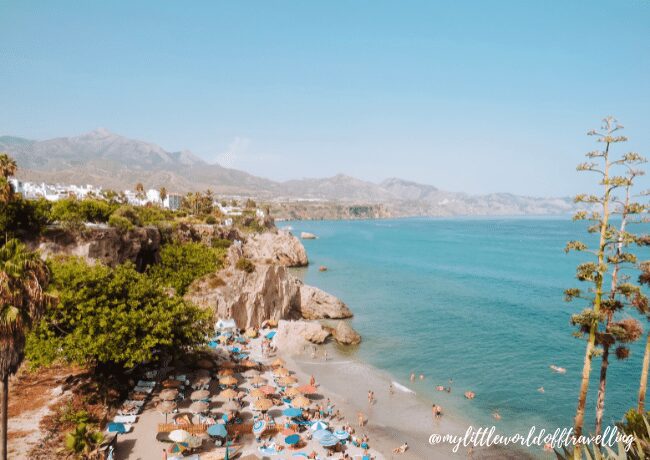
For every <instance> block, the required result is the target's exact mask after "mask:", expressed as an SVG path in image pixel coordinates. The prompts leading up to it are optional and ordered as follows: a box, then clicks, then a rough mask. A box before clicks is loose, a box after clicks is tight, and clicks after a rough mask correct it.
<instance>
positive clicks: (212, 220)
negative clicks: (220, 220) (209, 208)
mask: <svg viewBox="0 0 650 460" xmlns="http://www.w3.org/2000/svg"><path fill="white" fill-rule="evenodd" d="M205 223H206V224H208V225H214V224H216V223H217V218H216V217H214V216H212V215H210V216H208V217H206V218H205Z"/></svg>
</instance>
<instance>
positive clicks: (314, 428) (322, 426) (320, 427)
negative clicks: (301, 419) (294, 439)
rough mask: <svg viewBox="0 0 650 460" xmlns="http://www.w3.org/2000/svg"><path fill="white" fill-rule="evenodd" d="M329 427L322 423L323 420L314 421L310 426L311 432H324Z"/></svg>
mask: <svg viewBox="0 0 650 460" xmlns="http://www.w3.org/2000/svg"><path fill="white" fill-rule="evenodd" d="M328 427H329V425H328V424H327V423H326V422H324V421H323V420H316V421H315V422H314V423H312V424H311V425H310V427H309V428H310V429H311V431H318V430H326V429H327V428H328Z"/></svg>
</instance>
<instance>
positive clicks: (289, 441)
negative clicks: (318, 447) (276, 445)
mask: <svg viewBox="0 0 650 460" xmlns="http://www.w3.org/2000/svg"><path fill="white" fill-rule="evenodd" d="M299 442H300V436H298V435H297V434H292V435H289V436H287V437H286V438H284V443H285V444H286V445H287V446H293V445H295V444H298V443H299Z"/></svg>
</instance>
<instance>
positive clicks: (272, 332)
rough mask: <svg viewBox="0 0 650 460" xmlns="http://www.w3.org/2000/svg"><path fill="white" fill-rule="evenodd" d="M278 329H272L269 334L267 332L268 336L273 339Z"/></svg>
mask: <svg viewBox="0 0 650 460" xmlns="http://www.w3.org/2000/svg"><path fill="white" fill-rule="evenodd" d="M275 333H276V331H271V332H269V333H268V334H266V338H267V339H269V340H271V339H272V338H273V337H275Z"/></svg>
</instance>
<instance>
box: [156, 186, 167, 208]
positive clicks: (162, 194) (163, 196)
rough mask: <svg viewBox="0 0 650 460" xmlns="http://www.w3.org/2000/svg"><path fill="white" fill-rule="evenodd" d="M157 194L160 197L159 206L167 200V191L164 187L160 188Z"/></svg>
mask: <svg viewBox="0 0 650 460" xmlns="http://www.w3.org/2000/svg"><path fill="white" fill-rule="evenodd" d="M158 194H159V195H160V204H163V203H164V202H165V200H166V199H167V189H166V188H165V187H160V190H158Z"/></svg>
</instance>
